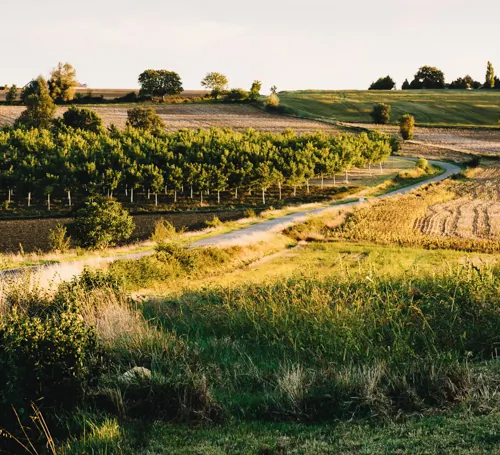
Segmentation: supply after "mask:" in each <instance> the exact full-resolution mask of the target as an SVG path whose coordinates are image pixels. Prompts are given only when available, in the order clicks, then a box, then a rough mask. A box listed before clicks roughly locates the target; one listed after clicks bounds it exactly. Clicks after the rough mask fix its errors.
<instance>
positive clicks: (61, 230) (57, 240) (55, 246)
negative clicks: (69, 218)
mask: <svg viewBox="0 0 500 455" xmlns="http://www.w3.org/2000/svg"><path fill="white" fill-rule="evenodd" d="M49 240H50V245H51V246H52V251H55V252H59V253H66V252H67V251H68V250H69V248H70V245H71V237H69V236H68V229H67V227H66V226H64V225H62V224H57V225H56V227H55V228H54V229H51V230H50V232H49Z"/></svg>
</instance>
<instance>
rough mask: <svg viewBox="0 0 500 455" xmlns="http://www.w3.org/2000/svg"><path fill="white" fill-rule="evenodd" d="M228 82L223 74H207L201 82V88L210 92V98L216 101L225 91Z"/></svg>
mask: <svg viewBox="0 0 500 455" xmlns="http://www.w3.org/2000/svg"><path fill="white" fill-rule="evenodd" d="M228 83H229V81H228V80H227V77H226V76H224V74H221V73H208V74H207V75H206V76H205V78H204V79H203V80H202V81H201V85H202V87H205V88H207V89H210V90H212V96H213V97H214V98H215V99H217V98H219V95H220V94H221V93H223V92H224V91H225V90H226V89H227V84H228Z"/></svg>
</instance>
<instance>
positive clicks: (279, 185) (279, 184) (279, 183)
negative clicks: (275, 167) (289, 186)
mask: <svg viewBox="0 0 500 455" xmlns="http://www.w3.org/2000/svg"><path fill="white" fill-rule="evenodd" d="M278 189H279V192H280V195H279V198H280V201H281V182H278Z"/></svg>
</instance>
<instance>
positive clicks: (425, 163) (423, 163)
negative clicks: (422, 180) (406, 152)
mask: <svg viewBox="0 0 500 455" xmlns="http://www.w3.org/2000/svg"><path fill="white" fill-rule="evenodd" d="M417 167H418V168H419V169H422V170H423V171H425V172H429V170H430V169H431V166H430V165H429V162H428V161H427V160H426V159H425V158H420V159H419V160H418V161H417Z"/></svg>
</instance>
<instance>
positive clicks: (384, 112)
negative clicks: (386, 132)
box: [370, 103, 391, 125]
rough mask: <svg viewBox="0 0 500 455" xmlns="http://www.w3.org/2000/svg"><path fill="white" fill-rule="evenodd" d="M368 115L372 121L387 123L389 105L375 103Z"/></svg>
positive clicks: (389, 114) (388, 120)
mask: <svg viewBox="0 0 500 455" xmlns="http://www.w3.org/2000/svg"><path fill="white" fill-rule="evenodd" d="M370 115H371V117H372V119H373V123H377V124H379V125H387V124H389V122H390V121H391V106H390V105H389V104H384V103H378V104H375V105H374V106H373V110H372V112H371V114H370Z"/></svg>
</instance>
